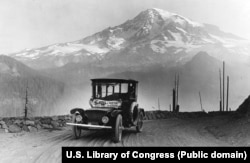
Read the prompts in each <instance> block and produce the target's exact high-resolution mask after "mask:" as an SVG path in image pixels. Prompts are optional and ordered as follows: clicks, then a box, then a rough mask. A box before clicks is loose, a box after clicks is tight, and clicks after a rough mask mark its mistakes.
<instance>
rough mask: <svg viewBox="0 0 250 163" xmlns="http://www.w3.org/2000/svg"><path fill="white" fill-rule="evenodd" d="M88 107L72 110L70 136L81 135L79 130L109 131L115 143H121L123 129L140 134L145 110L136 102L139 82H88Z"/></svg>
mask: <svg viewBox="0 0 250 163" xmlns="http://www.w3.org/2000/svg"><path fill="white" fill-rule="evenodd" d="M91 80H92V97H91V99H90V101H89V103H90V106H91V108H90V109H86V110H84V109H82V108H74V109H72V110H71V111H70V113H71V115H72V120H73V122H72V123H67V124H68V125H72V126H73V134H74V136H75V138H79V137H80V136H81V131H82V130H91V129H95V130H97V129H103V130H104V129H108V130H112V132H113V133H114V138H113V140H114V142H116V143H117V142H120V141H121V139H122V131H123V130H124V129H125V128H131V127H135V128H136V131H137V132H141V131H142V127H143V118H144V116H145V112H144V109H142V108H139V106H138V103H137V92H138V81H136V80H131V79H130V80H126V79H106V78H105V79H91Z"/></svg>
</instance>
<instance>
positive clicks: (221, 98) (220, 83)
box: [219, 69, 222, 112]
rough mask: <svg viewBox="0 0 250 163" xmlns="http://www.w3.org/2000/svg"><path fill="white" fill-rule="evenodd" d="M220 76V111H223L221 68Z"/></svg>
mask: <svg viewBox="0 0 250 163" xmlns="http://www.w3.org/2000/svg"><path fill="white" fill-rule="evenodd" d="M219 78H220V112H221V111H222V94H221V69H219Z"/></svg>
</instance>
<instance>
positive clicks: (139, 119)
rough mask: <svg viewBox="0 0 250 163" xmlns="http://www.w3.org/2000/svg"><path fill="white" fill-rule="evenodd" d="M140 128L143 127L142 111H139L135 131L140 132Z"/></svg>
mask: <svg viewBox="0 0 250 163" xmlns="http://www.w3.org/2000/svg"><path fill="white" fill-rule="evenodd" d="M142 128H143V113H142V112H139V116H138V120H137V125H136V131H137V132H142Z"/></svg>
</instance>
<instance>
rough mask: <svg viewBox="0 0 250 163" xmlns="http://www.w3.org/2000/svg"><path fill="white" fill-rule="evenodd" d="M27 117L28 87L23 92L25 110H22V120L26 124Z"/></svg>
mask: <svg viewBox="0 0 250 163" xmlns="http://www.w3.org/2000/svg"><path fill="white" fill-rule="evenodd" d="M27 116H28V86H27V87H26V91H25V108H24V120H25V122H26V120H27Z"/></svg>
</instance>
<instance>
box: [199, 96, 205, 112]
mask: <svg viewBox="0 0 250 163" xmlns="http://www.w3.org/2000/svg"><path fill="white" fill-rule="evenodd" d="M199 96H200V105H201V111H204V110H203V108H202V100H201V93H200V92H199Z"/></svg>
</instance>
